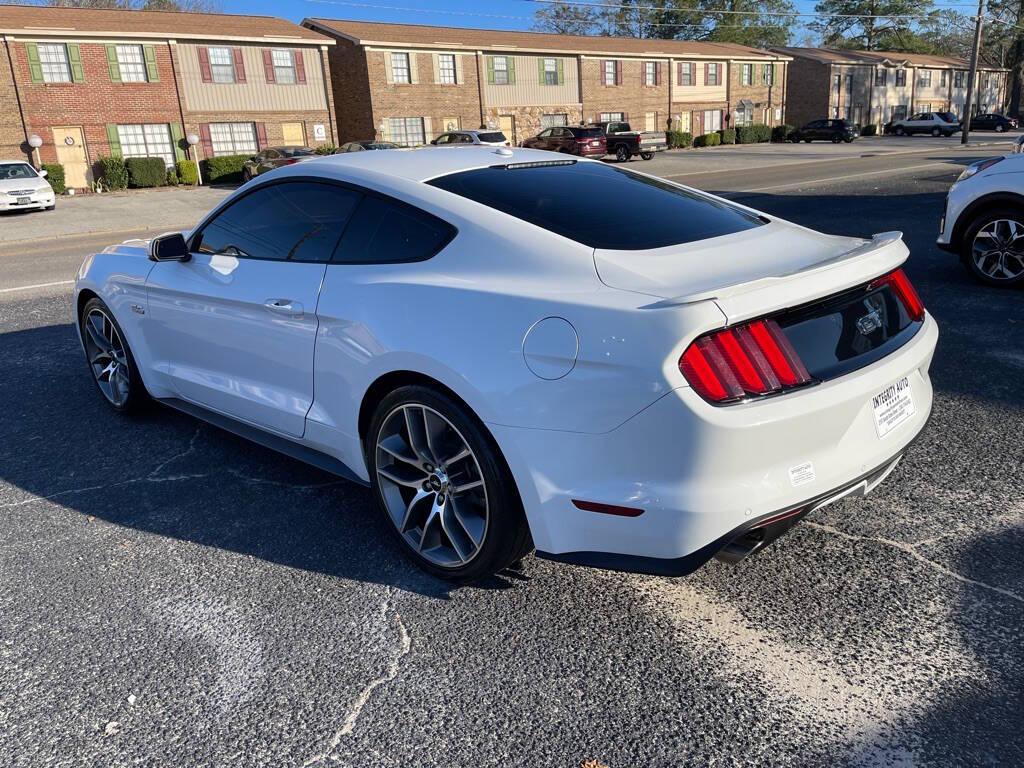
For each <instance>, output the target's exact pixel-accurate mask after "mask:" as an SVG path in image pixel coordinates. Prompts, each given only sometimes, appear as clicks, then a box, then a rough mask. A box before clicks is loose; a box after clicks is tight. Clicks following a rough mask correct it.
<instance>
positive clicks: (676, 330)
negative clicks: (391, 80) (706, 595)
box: [76, 148, 938, 581]
mask: <svg viewBox="0 0 1024 768" xmlns="http://www.w3.org/2000/svg"><path fill="white" fill-rule="evenodd" d="M906 258H907V249H906V247H905V246H904V244H903V242H902V240H901V238H900V235H899V233H886V234H881V235H876V236H875V237H874V238H873V239H871V240H861V239H855V238H848V237H834V236H829V235H823V234H820V233H817V232H813V231H811V230H808V229H805V228H803V227H799V226H796V225H794V224H791V223H788V222H785V221H780V220H778V219H774V218H772V217H769V216H766V215H763V214H760V213H758V212H756V211H752V210H750V209H748V208H744V207H742V206H738V205H735V204H733V203H730V202H727V201H724V200H720V199H717V198H715V197H713V196H710V195H706V194H704V193H701V192H698V191H695V190H692V189H687V188H685V187H682V186H678V185H675V184H671V183H669V182H666V181H662V180H660V179H656V178H653V177H650V176H646V175H642V174H638V173H635V172H632V171H629V170H625V169H622V168H620V167H616V166H610V165H606V164H603V163H600V162H597V161H591V160H582V159H581V160H566V159H553V156H552V154H551V153H547V152H541V151H535V150H510V149H505V148H499V149H493V148H479V149H476V148H469V149H466V150H464V151H461V152H447V151H445V150H443V149H432V148H428V149H423V150H414V151H409V152H360V153H351V154H345V155H337V156H334V157H329V158H323V159H317V160H314V161H311V162H309V163H306V164H303V165H297V166H291V167H287V168H282V169H279V170H276V171H273V172H271V173H268V174H265V175H263V176H260V177H259V178H258V179H256V180H255V181H253V182H250V183H248V184H246V185H245V186H243V187H242V188H241V189H239V190H238V191H237V192H235V193H234V194H232V195H231V196H230V197H228V198H227V199H226V200H225V201H224V202H223V203H221V204H220V205H219V206H218V207H217V208H216V209H214V210H213V211H212V212H211V213H210V214H209V215H208V216H207V217H206V218H205V219H203V220H202V221H201V222H200V223H199V225H198V226H197V227H195V229H193V230H191V231H190V232H187V233H184V234H181V233H172V234H168V235H164V236H161V237H159V238H156V239H154V240H153V241H151V242H149V243H145V242H135V243H125V244H123V245H118V246H112V247H110V248H108V249H106V250H105V251H103V252H102V253H98V254H94V255H92V256H89V257H88V258H87V259H86V260H85V263H84V264H83V265H82V267H81V270H80V271H79V273H78V280H77V285H76V299H77V301H76V307H77V318H76V319H77V322H78V326H79V330H80V335H81V339H82V344H83V347H84V349H85V353H86V357H87V359H88V362H89V366H90V370H91V372H92V374H93V377H94V379H95V381H96V383H97V385H98V386H99V389H100V391H101V392H102V394H103V395H104V396H105V397H106V399H107V400H108V401H109V402H110V404H111V405H112V406H113V407H114V408H115V409H117V410H118V411H131V410H133V409H135V408H136V407H138V406H139V405H141V404H142V403H143V402H144V401H145V400H146V399H148V398H153V399H156V400H158V401H160V402H163V403H166V404H169V405H172V406H174V407H176V408H179V409H181V410H184V411H186V412H188V413H191V414H194V415H196V416H198V417H199V418H202V419H205V420H207V421H210V422H212V423H214V424H216V425H219V426H221V427H223V428H225V429H228V430H231V431H233V432H236V433H238V434H241V435H244V436H246V437H249V438H251V439H253V440H255V441H257V442H260V443H262V444H265V445H268V446H272V447H274V448H276V449H278V450H280V451H282V452H284V453H287V454H289V455H291V456H294V457H297V458H299V459H302V460H305V461H308V462H310V463H313V464H316V465H318V466H321V467H324V468H326V469H328V470H331V471H334V472H336V473H338V474H341V475H343V476H347V477H349V478H351V479H354V480H356V481H358V482H361V483H363V484H368V485H371V486H372V489H373V494H374V496H375V497H376V499H377V501H378V502H379V504H380V507H381V510H382V511H383V514H384V517H385V520H386V521H387V526H388V527H389V528H390V529H391V530H393V531H394V533H395V534H396V535H397V537H398V539H399V540H400V541H401V542H402V544H403V546H404V548H405V549H406V550H407V551H408V552H409V553H410V554H411V555H412V557H413V558H414V559H415V560H417V561H418V562H419V563H420V564H421V565H422V566H423V567H424V568H426V569H427V570H429V571H432V572H433V573H436V574H439V575H441V576H445V577H448V578H452V579H455V580H460V581H466V580H470V579H474V578H479V577H481V576H483V575H486V574H489V573H492V572H494V571H497V570H500V569H501V568H503V567H505V566H507V565H508V564H509V563H511V562H513V561H515V560H516V559H518V558H520V557H521V556H522V555H524V554H525V553H526V552H528V551H529V550H530V548H531V547H535V548H536V549H537V551H538V554H539V555H541V556H543V557H548V558H551V559H555V560H561V561H564V562H570V563H578V564H586V565H592V566H600V567H609V568H618V569H627V570H635V571H642V572H648V573H660V574H684V573H689V572H691V571H693V570H694V569H696V568H698V567H699V566H700V565H702V564H703V563H705V562H706V561H707V560H708V559H710V558H711V557H713V556H716V555H717V556H718V557H719V558H721V559H724V560H727V561H737V560H739V559H742V558H743V557H745V556H746V555H748V554H750V553H752V552H754V551H756V550H758V549H760V548H762V547H763V546H764V545H765V544H766V543H768V542H770V541H771V540H772V539H774V538H776V537H777V536H778V535H779V534H781V533H783V532H784V531H786V530H787V529H788V528H790V527H791V526H792V525H793V524H794V523H795V522H796V521H797V520H799V519H800V518H801V517H803V516H804V515H806V514H807V513H808V512H810V511H811V510H814V509H817V508H818V507H820V506H822V505H823V504H827V503H828V502H830V501H833V500H835V499H838V498H840V497H842V496H845V495H847V494H863V493H867V492H868V491H870V490H871V489H872V488H873V487H874V486H875V485H876V484H877V483H878V482H880V481H881V480H882V479H883V478H884V477H885V476H886V475H887V474H888V473H889V472H890V471H891V470H892V469H893V467H894V466H895V465H896V463H897V462H898V461H899V460H900V458H901V457H902V455H903V453H904V451H905V450H906V448H907V446H908V444H909V443H910V442H911V441H912V439H913V438H914V437H915V436H916V435H917V434H918V432H919V431H920V430H921V428H922V427H923V426H924V424H925V422H926V420H927V418H928V415H929V412H930V410H931V404H932V391H931V385H930V383H929V380H928V366H929V363H930V361H931V358H932V353H933V351H934V349H935V342H936V338H937V336H938V331H937V328H936V324H935V322H934V320H933V319H932V318H931V316H930V315H928V314H927V313H926V312H925V310H924V308H923V307H922V305H921V301H920V300H919V298H918V296H917V294H916V292H915V291H914V289H913V287H912V286H911V285H910V283H909V282H908V281H907V278H906V276H905V275H904V273H903V271H902V270H901V269H900V265H901V264H902V262H903V261H904V260H905V259H906Z"/></svg>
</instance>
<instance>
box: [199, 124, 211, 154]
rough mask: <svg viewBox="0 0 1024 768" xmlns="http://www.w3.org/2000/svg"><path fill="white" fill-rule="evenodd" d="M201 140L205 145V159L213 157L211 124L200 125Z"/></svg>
mask: <svg viewBox="0 0 1024 768" xmlns="http://www.w3.org/2000/svg"><path fill="white" fill-rule="evenodd" d="M199 140H200V141H201V142H202V145H203V157H213V139H212V138H211V137H210V124H209V123H200V124H199Z"/></svg>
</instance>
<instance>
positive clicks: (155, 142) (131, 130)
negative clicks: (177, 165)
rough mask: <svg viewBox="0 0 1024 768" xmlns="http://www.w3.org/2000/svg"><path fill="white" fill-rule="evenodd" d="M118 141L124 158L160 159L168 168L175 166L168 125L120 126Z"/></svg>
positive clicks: (118, 127)
mask: <svg viewBox="0 0 1024 768" xmlns="http://www.w3.org/2000/svg"><path fill="white" fill-rule="evenodd" d="M117 140H118V141H119V142H120V143H121V156H122V157H159V158H160V159H161V160H163V161H164V165H166V166H167V167H168V168H170V167H171V166H172V165H174V145H173V144H172V143H171V129H170V128H169V127H168V126H167V124H166V123H163V124H158V125H119V126H117Z"/></svg>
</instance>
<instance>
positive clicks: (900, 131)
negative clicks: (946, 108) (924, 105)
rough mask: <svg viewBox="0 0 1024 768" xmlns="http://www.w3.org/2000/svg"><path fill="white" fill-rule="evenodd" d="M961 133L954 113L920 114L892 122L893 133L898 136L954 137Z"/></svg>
mask: <svg viewBox="0 0 1024 768" xmlns="http://www.w3.org/2000/svg"><path fill="white" fill-rule="evenodd" d="M959 131H960V122H959V121H958V120H957V118H956V115H954V114H953V113H952V112H920V113H918V114H916V115H911V116H910V117H908V118H904V119H903V120H893V122H892V132H893V133H895V134H896V135H897V136H910V135H912V134H915V133H929V134H931V135H932V136H952V135H953V134H954V133H958V132H959Z"/></svg>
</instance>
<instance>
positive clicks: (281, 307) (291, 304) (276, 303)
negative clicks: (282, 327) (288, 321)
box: [263, 299, 302, 317]
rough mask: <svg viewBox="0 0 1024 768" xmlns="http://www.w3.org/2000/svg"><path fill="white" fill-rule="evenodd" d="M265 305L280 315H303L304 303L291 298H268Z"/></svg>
mask: <svg viewBox="0 0 1024 768" xmlns="http://www.w3.org/2000/svg"><path fill="white" fill-rule="evenodd" d="M263 306H264V307H266V308H267V309H268V310H270V311H271V312H273V313H275V314H278V315H289V316H291V317H301V316H302V304H301V303H299V302H297V301H292V300H291V299H267V300H266V301H265V302H263Z"/></svg>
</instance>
